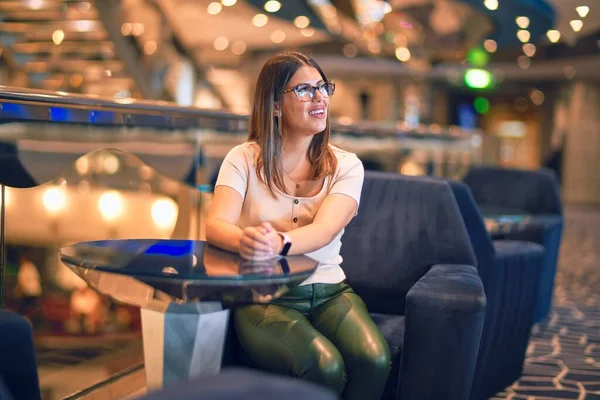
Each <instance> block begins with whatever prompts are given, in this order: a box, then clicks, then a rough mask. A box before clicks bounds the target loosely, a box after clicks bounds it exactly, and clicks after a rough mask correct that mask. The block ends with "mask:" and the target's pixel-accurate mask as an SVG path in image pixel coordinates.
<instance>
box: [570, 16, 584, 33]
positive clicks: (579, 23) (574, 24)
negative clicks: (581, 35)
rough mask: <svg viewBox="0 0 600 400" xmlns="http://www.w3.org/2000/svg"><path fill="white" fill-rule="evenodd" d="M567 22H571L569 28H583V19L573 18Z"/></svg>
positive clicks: (577, 30) (575, 29)
mask: <svg viewBox="0 0 600 400" xmlns="http://www.w3.org/2000/svg"><path fill="white" fill-rule="evenodd" d="M569 24H571V28H573V30H574V31H575V32H579V31H580V30H581V28H583V21H582V20H580V19H573V20H571V21H570V22H569Z"/></svg>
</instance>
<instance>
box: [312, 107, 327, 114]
mask: <svg viewBox="0 0 600 400" xmlns="http://www.w3.org/2000/svg"><path fill="white" fill-rule="evenodd" d="M308 114H309V115H325V109H324V108H320V109H318V110H313V111H309V112H308Z"/></svg>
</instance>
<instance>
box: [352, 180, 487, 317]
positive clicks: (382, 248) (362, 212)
mask: <svg viewBox="0 0 600 400" xmlns="http://www.w3.org/2000/svg"><path fill="white" fill-rule="evenodd" d="M341 253H342V257H343V258H344V262H343V263H342V268H343V269H344V272H345V273H346V276H347V278H348V283H349V284H350V285H351V286H352V287H353V289H354V290H355V291H356V293H357V294H358V295H360V296H361V297H362V298H363V300H364V301H365V303H366V304H367V306H368V308H369V311H371V312H384V313H393V314H400V315H403V314H404V306H405V299H406V294H407V292H408V291H409V289H410V288H411V287H412V286H413V285H414V284H415V282H417V281H418V280H419V279H420V278H421V277H422V276H423V275H424V274H425V273H426V272H427V271H428V270H429V269H430V268H431V267H432V266H433V265H436V264H468V265H475V256H474V254H473V250H472V248H471V244H470V242H469V238H468V236H467V233H466V229H465V226H464V223H463V220H462V218H461V216H460V213H459V211H458V207H457V205H456V201H455V200H454V196H453V195H452V191H451V190H450V187H449V185H448V183H446V182H443V181H440V180H434V179H431V178H426V177H408V176H402V175H397V174H393V173H385V172H374V171H366V172H365V181H364V184H363V190H362V198H361V203H360V207H359V211H358V215H357V216H356V217H355V218H354V219H353V220H352V221H351V222H350V224H349V225H348V226H347V228H346V232H345V234H344V236H343V238H342V251H341Z"/></svg>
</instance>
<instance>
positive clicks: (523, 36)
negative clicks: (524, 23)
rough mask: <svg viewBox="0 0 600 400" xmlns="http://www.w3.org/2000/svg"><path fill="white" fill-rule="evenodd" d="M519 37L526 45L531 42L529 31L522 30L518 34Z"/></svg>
mask: <svg viewBox="0 0 600 400" xmlns="http://www.w3.org/2000/svg"><path fill="white" fill-rule="evenodd" d="M517 37H518V38H519V40H520V41H521V42H523V43H526V42H529V39H531V33H529V31H528V30H525V29H521V30H520V31H519V32H517Z"/></svg>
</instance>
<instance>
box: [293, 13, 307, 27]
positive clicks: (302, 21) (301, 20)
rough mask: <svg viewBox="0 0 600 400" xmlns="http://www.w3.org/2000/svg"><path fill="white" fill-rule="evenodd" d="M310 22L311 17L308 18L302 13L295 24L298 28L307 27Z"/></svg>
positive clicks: (295, 20)
mask: <svg viewBox="0 0 600 400" xmlns="http://www.w3.org/2000/svg"><path fill="white" fill-rule="evenodd" d="M309 24H310V19H308V18H307V17H305V16H304V15H300V16H298V17H296V18H295V19H294V25H296V27H297V28H300V29H302V28H306V27H307V26H308V25H309Z"/></svg>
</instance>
